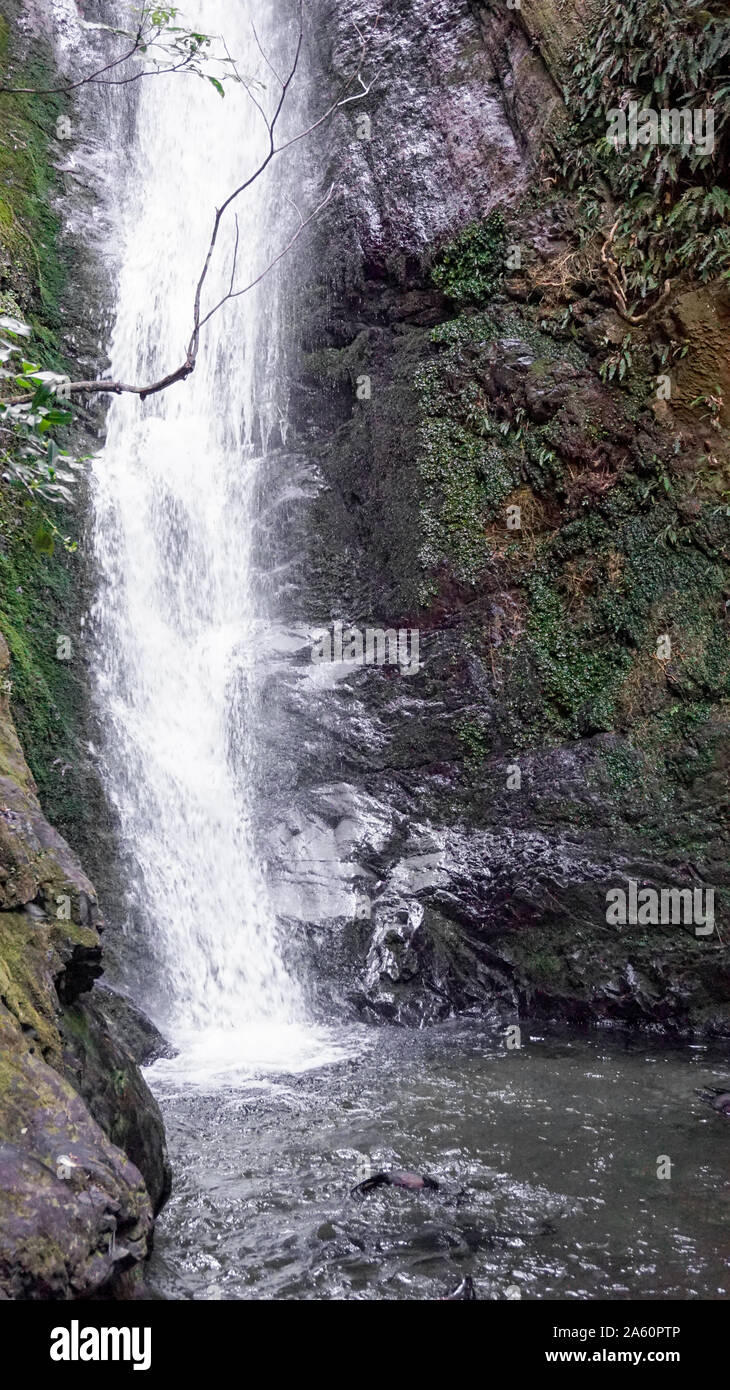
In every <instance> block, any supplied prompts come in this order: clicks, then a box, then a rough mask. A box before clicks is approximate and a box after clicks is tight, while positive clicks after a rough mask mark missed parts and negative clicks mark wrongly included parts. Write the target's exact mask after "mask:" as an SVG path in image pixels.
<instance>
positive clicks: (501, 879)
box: [267, 0, 730, 1034]
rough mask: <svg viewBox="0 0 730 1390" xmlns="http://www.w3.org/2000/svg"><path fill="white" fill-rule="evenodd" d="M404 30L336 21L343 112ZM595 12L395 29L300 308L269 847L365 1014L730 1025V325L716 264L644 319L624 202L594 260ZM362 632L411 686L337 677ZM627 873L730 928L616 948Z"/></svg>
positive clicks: (289, 906) (366, 18) (689, 277)
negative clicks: (286, 670) (491, 1014)
mask: <svg viewBox="0 0 730 1390" xmlns="http://www.w3.org/2000/svg"><path fill="white" fill-rule="evenodd" d="M598 8H599V9H600V8H601V7H598ZM595 9H596V7H591V15H592V17H593V22H595ZM377 10H378V6H377V5H375V4H370V3H367V0H362V2H361V3H359V4H358V5H356V6H355V7H354V9H353V8H352V7H350V6H347V7H344V6H339V5H334V4H322V5H321V6H320V7H319V14H320V16H321V17H320V19H319V23H318V29H317V32H318V34H319V36H320V37H321V39H322V47H321V51H320V52H319V55H318V57H317V58H315V62H319V64H320V67H321V73H322V77H321V88H320V90H322V89H323V90H326V89H327V81H328V78H331V74H332V73H333V72H336V73H338V74H341V73H342V72H344V71H347V70H348V59H349V60H350V61H351V60H352V54H353V52H354V51H356V49H357V41H356V38H355V36H354V35H353V30H352V23H353V21H354V22H356V23H357V25H358V26H359V29H360V31H363V30H365V31H367V29H368V25H369V24H372V22H373V20H374V18H375V14H376V11H377ZM586 14H587V7H585V6H582V5H580V4H577V3H570V4H569V3H564V4H558V3H545V4H541V5H530V6H525V7H524V10H511V9H507V7H505V6H504V5H502V4H488V3H474V4H469V3H467V0H450V2H449V3H448V4H447V3H443V4H441V3H429V4H423V5H421V4H419V3H418V0H401V3H399V4H397V5H395V6H389V7H388V11H387V14H386V13H384V12H381V13H380V18H379V21H378V23H377V27H376V28H375V30H374V31H373V32H372V36H371V38H370V40H369V44H368V58H367V62H366V63H365V64H364V65H363V68H362V75H363V82H364V83H365V84H368V83H369V82H370V80H371V79H374V81H373V86H372V90H371V91H370V94H369V95H368V96H367V97H366V98H364V99H363V100H362V102H361V103H352V104H348V105H347V106H346V107H344V108H343V110H342V111H341V113H340V116H339V117H338V120H339V125H338V128H337V130H336V133H335V134H334V136H333V138H332V140H331V143H330V145H329V146H328V148H327V150H326V151H325V153H324V154H323V160H324V162H325V164H326V172H327V175H328V176H329V175H330V174H331V173H334V172H335V171H339V172H340V176H341V178H342V181H343V183H344V193H343V196H342V198H341V200H340V202H339V204H338V210H337V213H336V214H335V215H334V217H332V218H331V219H329V221H328V222H327V225H326V226H320V228H319V231H318V236H319V242H318V246H317V250H316V254H315V257H314V263H315V265H318V266H326V272H325V273H324V274H322V275H321V276H320V278H319V279H318V280H317V282H316V284H315V285H314V286H313V285H312V284H311V283H310V284H308V287H307V295H306V298H305V300H304V302H303V303H302V304H301V305H300V306H299V313H300V316H301V321H302V322H303V324H304V332H303V335H302V341H301V357H300V360H299V363H298V369H297V370H295V372H294V378H295V379H294V381H293V388H292V399H293V402H294V412H293V415H294V426H295V430H296V437H295V444H296V447H297V448H298V449H299V450H300V451H301V458H302V459H303V460H306V463H307V468H308V470H309V472H308V473H307V475H306V476H307V478H308V482H307V487H308V490H309V496H310V499H311V500H310V502H309V504H308V508H307V512H306V522H305V523H304V524H302V521H301V502H298V503H297V507H296V508H294V507H292V508H291V509H290V511H289V513H288V515H287V517H286V518H285V525H284V526H283V528H282V527H280V528H279V532H280V534H281V533H282V531H283V533H284V534H285V535H288V536H289V537H290V538H291V536H292V535H293V536H295V537H296V540H297V541H299V540H301V543H302V545H303V547H304V553H305V556H306V560H305V562H304V563H301V564H300V566H299V569H298V571H297V584H296V586H295V585H294V584H291V585H290V588H289V594H290V598H289V616H290V619H291V623H292V633H293V636H292V644H293V645H297V642H298V644H299V645H298V653H299V654H298V657H297V658H295V661H294V664H293V666H292V668H291V670H290V674H289V677H288V678H287V679H286V680H285V681H283V682H277V681H272V689H271V708H272V722H271V729H272V740H273V739H275V740H276V750H277V751H276V752H275V750H274V747H273V746H272V757H273V756H276V759H277V762H276V777H275V778H274V779H272V780H271V782H270V784H269V791H270V793H271V795H272V797H273V808H272V811H271V816H270V823H269V826H268V834H267V855H268V856H269V858H270V859H271V860H272V863H273V866H274V867H273V878H274V882H275V888H276V892H277V895H278V900H279V905H280V910H281V913H282V916H283V917H284V919H285V920H286V922H287V929H288V934H289V935H290V936H298V937H299V938H300V939H302V938H305V939H306V940H307V942H308V944H309V947H310V949H312V950H313V951H314V952H315V957H316V960H317V963H318V971H317V974H318V976H319V978H320V979H321V977H322V976H323V975H324V976H329V978H330V981H331V989H332V990H333V991H334V992H335V993H336V994H337V995H338V997H339V998H340V999H342V998H343V997H345V998H346V999H347V1000H348V1001H349V1003H350V1005H351V1006H352V1007H353V1008H355V1009H357V1010H360V1011H362V1012H364V1014H365V1015H366V1016H371V1017H372V1016H380V1017H385V1018H388V1019H393V1020H404V1021H421V1020H425V1021H428V1020H432V1019H437V1018H443V1017H446V1016H448V1015H449V1014H451V1013H453V1012H455V1011H459V1010H463V1009H469V1008H476V1009H479V1010H481V1011H483V1010H484V1009H488V1008H490V1007H495V1006H497V1007H500V1008H501V1009H504V1010H507V1011H513V1012H514V1011H517V1010H522V1011H529V1012H542V1013H545V1014H548V1015H551V1016H563V1017H568V1018H571V1019H574V1020H577V1021H583V1022H591V1021H616V1022H623V1023H629V1024H636V1025H644V1026H658V1027H661V1028H664V1029H668V1030H670V1031H675V1032H677V1033H680V1034H683V1033H687V1032H689V1031H692V1030H700V1031H702V1030H709V1031H711V1032H712V1031H714V1032H718V1033H727V1032H728V1031H730V1008H729V1001H730V988H729V987H730V968H729V965H728V957H727V947H726V945H725V943H724V940H723V935H722V932H723V928H722V925H721V922H722V917H723V914H724V912H725V911H726V904H727V901H728V898H727V893H728V887H729V884H728V874H727V820H726V812H727V800H728V783H727V766H728V760H727V748H728V744H727V713H726V711H727V694H728V689H727V671H728V631H727V624H726V618H725V613H724V600H725V596H726V595H727V592H728V589H727V568H726V558H727V551H726V548H725V547H726V546H727V508H726V507H725V506H723V505H722V504H721V493H722V483H721V481H720V480H721V479H722V477H723V476H724V477H725V479H727V472H726V470H727V445H726V436H725V435H724V434H723V431H722V429H721V428H720V429H713V430H712V431H710V429H709V427H708V424H707V416H705V418H704V419H703V418H701V416H702V412H701V411H700V412H699V413H698V410H697V409H696V408H695V409H694V411H693V410H692V408H691V403H692V401H693V399H694V398H695V397H697V396H699V395H700V394H701V393H702V391H709V390H711V388H708V385H707V381H708V362H709V361H710V360H712V357H713V355H714V361H715V367H714V368H713V370H714V371H715V373H716V375H717V378H718V380H720V379H721V378H722V376H723V374H724V373H725V372H726V370H727V340H725V343H724V345H723V347H722V349H720V348H719V342H720V325H721V324H722V323H727V315H728V311H729V309H730V303H729V301H728V292H727V282H726V281H724V280H722V279H721V278H716V279H715V280H712V281H711V282H710V283H708V284H707V285H706V286H705V287H702V288H698V287H697V286H696V284H694V282H693V273H694V270H693V267H691V266H690V267H689V268H688V269H687V271H686V273H685V274H684V275H683V276H682V275H680V276H679V277H678V279H677V280H676V282H674V283H673V284H672V286H671V287H670V290H671V293H670V294H669V295H668V297H667V298H666V299H665V300H664V301H663V302H661V303H660V304H658V307H657V310H656V311H655V312H651V313H647V314H646V315H643V316H642V315H641V314H639V315H638V322H637V324H632V322H631V312H630V310H629V309H628V308H627V306H626V304H625V303H624V304H623V305H622V303H621V301H620V298H617V294H616V291H615V288H614V286H613V285H612V282H611V278H610V277H609V276H607V269H606V267H607V265H608V267H609V269H610V264H611V254H612V253H611V252H610V251H609V252H607V251H606V242H607V239H608V237H609V235H610V227H611V224H612V221H613V219H614V217H615V216H617V215H618V214H617V210H616V206H615V205H614V204H613V202H612V195H611V193H610V190H608V189H604V188H603V187H602V184H601V180H600V179H598V180H597V185H596V186H597V190H598V191H597V192H596V193H595V196H596V198H597V199H598V204H601V199H602V198H605V204H601V206H599V208H598V213H597V216H598V217H599V220H598V222H597V223H596V228H597V230H596V229H595V228H594V231H593V233H591V234H586V236H585V237H584V236H583V234H582V233H581V234H580V235H579V230H578V229H579V224H580V208H581V207H582V204H581V203H579V202H577V201H576V193H575V190H574V189H571V186H570V182H569V181H568V180H566V179H564V178H562V177H561V175H560V173H559V168H558V166H559V164H560V160H561V157H566V158H567V156H566V155H565V151H566V149H567V150H568V153H569V154H573V153H574V150H575V147H576V146H575V142H576V140H577V137H576V136H574V135H572V136H571V135H569V134H568V133H566V132H569V130H570V120H569V113H568V112H567V111H566V107H565V104H564V102H563V96H562V83H563V81H565V80H566V77H567V75H568V74H569V72H570V71H571V62H572V60H571V59H570V56H569V55H570V45H571V43H573V42H574V41H576V40H579V39H581V37H583V38H585V36H586V34H587V33H590V32H591V30H590V29H584V28H583V20H584V18H585V17H586ZM571 114H572V113H571ZM571 142H573V143H571ZM561 151H562V155H561ZM343 171H344V172H343ZM515 252H517V254H515ZM647 254H648V253H647ZM615 279H616V277H615V275H614V281H615ZM657 298H658V295H657V294H656V293H655V294H649V298H648V301H647V302H648V303H650V304H651V303H653V301H654V300H656V299H657ZM690 306H692V307H690ZM635 312H636V311H634V313H635ZM693 314H694V318H693ZM680 321H681V328H680V327H678V325H679V324H680ZM627 335H628V338H627ZM718 352H719V353H720V356H719V357H718ZM627 354H628V357H627ZM622 360H623V363H624V366H623V367H621V362H622ZM662 361H663V362H665V363H666V362H667V361H669V362H670V363H671V370H672V371H673V373H674V394H673V397H672V400H671V403H670V404H667V403H666V402H665V401H664V402H663V401H660V400H659V399H658V396H657V386H656V373H658V372H659V371H660V370H661V363H662ZM668 370H669V369H668ZM700 382H704V385H703V386H702V387H700V385H699V384H698V383H700ZM720 406H722V400H721V401H720ZM723 409H724V407H723ZM723 420H724V415H723V416H722V418H720V419H717V420H715V421H714V422H713V424H718V425H722V423H723ZM709 433H711V434H712V437H711V439H710V440H709V441H708V438H707V436H708V434H709ZM708 459H709V460H710V462H708ZM304 475H305V470H304V467H303V468H302V477H304ZM724 486H725V487H727V481H725V484H724ZM303 490H304V489H303ZM510 509H511V511H510ZM515 509H518V511H517V513H515ZM515 516H517V517H518V518H519V522H520V524H519V529H510V518H512V520H514V519H515ZM297 528H299V529H297ZM278 545H279V548H281V547H282V545H283V543H282V542H281V541H279V542H278ZM294 550H295V545H291V546H290V551H294ZM334 620H339V621H342V622H343V623H344V626H345V628H347V626H348V624H354V625H356V626H357V627H359V629H360V630H361V632H364V629H365V627H366V625H368V624H372V625H374V626H376V627H379V628H382V629H389V628H417V629H418V630H419V633H420V656H421V663H422V664H421V669H420V671H419V673H418V674H417V675H413V674H411V675H404V674H402V673H401V671H400V670H399V669H398V667H394V666H388V665H385V666H381V667H363V668H359V667H357V668H353V667H352V666H350V667H349V668H348V667H347V666H346V665H340V666H336V665H329V666H326V665H318V666H313V665H312V664H311V661H310V653H311V641H312V635H311V630H312V628H326V627H328V626H329V625H330V624H331V623H332V622H333V621H334ZM666 635H670V637H671V643H670V649H671V653H672V654H671V657H670V659H669V660H666V659H665V656H663V655H662V650H663V649H662V648H661V647H660V646H659V645H658V644H659V642H660V639H661V638H662V636H666ZM277 708H278V709H279V710H280V711H281V717H280V718H279V717H278V714H277ZM287 726H289V727H291V726H294V727H296V728H297V729H298V731H299V734H300V737H299V739H298V742H297V746H296V747H292V748H290V749H288V750H286V751H283V749H282V730H284V729H286V727H287ZM282 783H283V784H284V785H285V789H286V805H285V806H283V805H282V801H281V798H280V789H281V786H282ZM630 880H634V881H636V883H637V885H638V887H639V888H641V887H645V886H653V887H654V888H655V889H656V890H657V891H658V892H660V891H661V889H662V888H665V889H671V888H674V887H676V888H683V889H686V888H694V887H698V886H699V887H702V888H703V889H706V888H712V889H713V890H714V893H715V909H716V915H717V921H718V924H719V925H718V926H717V927H716V929H715V930H713V931H712V933H711V934H709V935H702V936H700V935H697V934H696V933H695V930H694V927H693V925H692V924H690V923H684V924H682V923H681V922H679V921H675V922H665V923H664V924H661V923H658V924H651V923H649V924H647V923H641V922H640V921H639V922H636V921H635V922H634V923H633V924H632V923H631V922H627V923H626V924H625V925H623V926H622V925H620V924H618V925H609V923H608V922H607V920H606V895H607V892H608V890H609V889H610V888H612V887H614V886H621V885H623V886H624V888H628V884H629V881H630Z"/></svg>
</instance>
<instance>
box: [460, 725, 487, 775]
mask: <svg viewBox="0 0 730 1390" xmlns="http://www.w3.org/2000/svg"><path fill="white" fill-rule="evenodd" d="M455 730H456V737H457V738H458V740H459V743H460V744H461V746H462V748H463V750H464V761H465V762H466V763H467V764H468V765H469V766H470V767H474V768H476V767H479V766H480V764H481V763H483V762H484V759H485V758H486V756H487V753H488V752H489V741H488V734H487V730H486V728H485V727H484V725H483V724H482V723H481V721H480V720H479V719H460V720H459V721H458V722H457V724H456V725H455Z"/></svg>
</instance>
